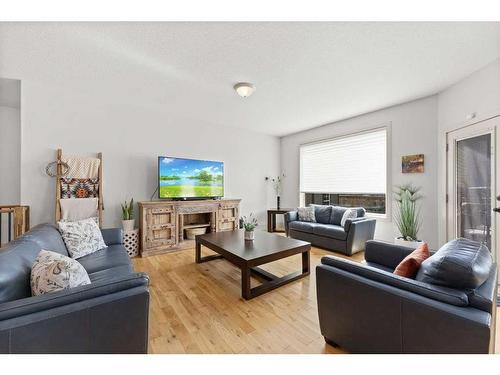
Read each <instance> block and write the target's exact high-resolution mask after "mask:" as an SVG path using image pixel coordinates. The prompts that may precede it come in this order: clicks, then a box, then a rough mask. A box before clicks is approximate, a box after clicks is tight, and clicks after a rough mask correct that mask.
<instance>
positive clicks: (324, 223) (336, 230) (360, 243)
mask: <svg viewBox="0 0 500 375" xmlns="http://www.w3.org/2000/svg"><path fill="white" fill-rule="evenodd" d="M312 206H313V207H314V212H315V216H316V223H310V222H304V221H300V220H299V217H298V212H297V211H291V212H288V213H286V214H285V232H286V235H287V236H290V237H292V238H296V239H298V240H303V241H307V242H310V243H311V244H312V245H314V246H319V247H322V248H325V249H328V250H333V251H336V252H339V253H343V254H346V255H349V256H350V255H352V254H354V253H357V252H358V251H362V250H364V249H365V243H366V241H368V240H372V239H373V236H374V234H375V224H376V220H375V219H373V218H367V217H366V216H365V209H364V208H361V207H356V210H357V211H358V217H357V218H355V219H347V221H346V224H345V226H344V227H342V226H341V225H340V222H341V220H342V215H343V214H344V212H345V210H346V209H347V208H346V207H339V206H323V205H312Z"/></svg>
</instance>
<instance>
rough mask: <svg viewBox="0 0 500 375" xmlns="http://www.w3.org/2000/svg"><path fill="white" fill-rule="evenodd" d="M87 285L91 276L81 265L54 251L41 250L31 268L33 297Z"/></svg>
mask: <svg viewBox="0 0 500 375" xmlns="http://www.w3.org/2000/svg"><path fill="white" fill-rule="evenodd" d="M87 284H90V279H89V275H88V274H87V271H85V268H83V266H82V265H81V264H80V263H78V262H77V261H76V260H74V259H71V258H69V257H67V256H64V255H62V254H58V253H55V252H53V251H47V250H41V251H40V253H39V254H38V256H37V258H36V259H35V263H33V266H32V267H31V294H32V295H33V296H39V295H41V294H46V293H52V292H57V291H59V290H63V289H69V288H75V287H77V286H80V285H87Z"/></svg>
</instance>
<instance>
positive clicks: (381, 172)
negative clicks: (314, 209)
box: [300, 128, 387, 194]
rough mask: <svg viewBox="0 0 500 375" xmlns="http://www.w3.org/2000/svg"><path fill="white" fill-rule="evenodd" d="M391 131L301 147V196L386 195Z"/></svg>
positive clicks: (376, 131)
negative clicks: (388, 148)
mask: <svg viewBox="0 0 500 375" xmlns="http://www.w3.org/2000/svg"><path fill="white" fill-rule="evenodd" d="M386 159H387V131H386V129H385V128H384V129H378V130H375V131H370V132H366V133H360V134H355V135H350V136H346V137H341V138H335V139H330V140H326V141H323V142H318V143H313V144H308V145H302V146H300V191H301V193H362V194H368V193H370V194H385V193H386V183H387V179H386V173H387V161H386Z"/></svg>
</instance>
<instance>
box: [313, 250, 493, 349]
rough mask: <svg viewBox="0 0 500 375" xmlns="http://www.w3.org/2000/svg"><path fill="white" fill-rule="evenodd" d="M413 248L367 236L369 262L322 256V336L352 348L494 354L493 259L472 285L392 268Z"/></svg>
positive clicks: (319, 281)
mask: <svg viewBox="0 0 500 375" xmlns="http://www.w3.org/2000/svg"><path fill="white" fill-rule="evenodd" d="M411 251H412V249H409V248H405V247H402V246H396V245H393V244H389V243H383V242H378V241H368V242H367V244H366V250H365V259H366V261H365V263H356V262H352V261H350V260H347V259H342V258H337V257H324V258H323V259H322V261H321V264H320V265H319V266H318V267H317V268H316V283H317V297H318V313H319V320H320V328H321V333H322V335H323V336H324V337H325V340H326V341H327V342H329V343H331V344H333V345H340V346H341V347H344V348H345V349H347V350H348V351H351V352H355V353H492V352H493V351H494V332H495V313H496V288H497V286H496V285H497V271H496V265H495V264H493V266H492V267H491V269H490V275H489V277H488V279H487V280H486V281H485V282H484V283H483V284H482V285H481V286H480V287H478V288H477V289H475V290H461V289H453V288H449V287H444V286H439V285H434V284H429V283H425V282H421V281H416V280H413V279H408V278H404V277H400V276H396V275H394V274H393V273H392V272H393V270H394V268H395V267H396V266H397V265H398V264H399V262H400V261H401V260H402V259H403V258H404V257H405V256H406V255H408V254H409V253H410V252H411Z"/></svg>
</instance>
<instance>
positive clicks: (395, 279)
mask: <svg viewBox="0 0 500 375" xmlns="http://www.w3.org/2000/svg"><path fill="white" fill-rule="evenodd" d="M321 263H322V264H324V265H328V266H331V267H335V268H339V269H341V270H344V271H347V272H350V273H352V274H356V275H359V276H362V277H365V278H367V279H370V280H373V281H378V282H380V283H383V284H386V285H390V286H393V287H396V288H399V289H402V290H406V291H408V292H412V293H416V294H419V295H421V296H424V297H427V298H431V299H433V300H436V301H440V302H444V303H448V304H451V305H455V306H462V307H464V306H468V305H469V299H468V297H467V294H466V293H465V291H461V290H458V289H451V288H446V287H442V286H438V285H432V284H426V283H422V282H419V281H415V280H413V279H408V278H406V277H401V276H398V275H394V274H393V273H389V272H387V271H383V270H380V269H377V268H373V267H370V266H366V265H364V264H362V263H357V262H353V261H350V260H347V259H343V258H337V257H332V256H327V257H323V258H322V259H321Z"/></svg>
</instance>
